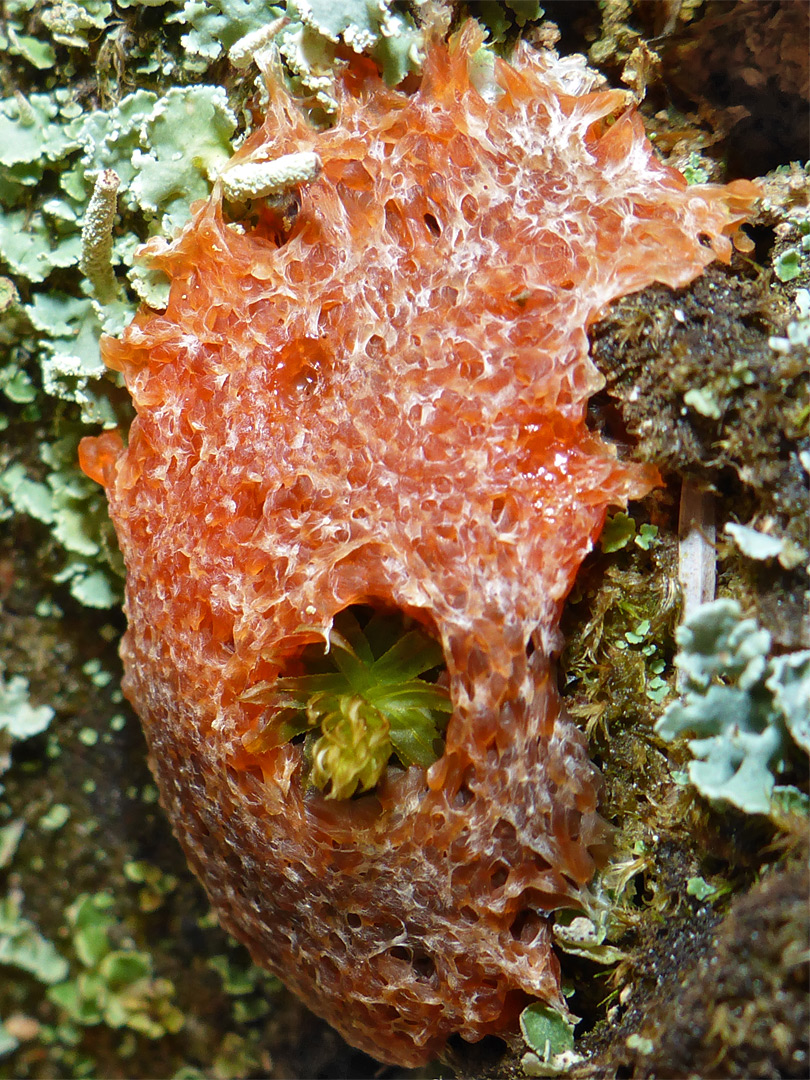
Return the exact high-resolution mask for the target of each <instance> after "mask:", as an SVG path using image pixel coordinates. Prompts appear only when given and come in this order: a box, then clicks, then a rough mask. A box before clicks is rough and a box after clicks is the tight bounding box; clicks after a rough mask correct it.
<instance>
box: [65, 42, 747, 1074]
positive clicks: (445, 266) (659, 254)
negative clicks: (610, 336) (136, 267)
mask: <svg viewBox="0 0 810 1080" xmlns="http://www.w3.org/2000/svg"><path fill="white" fill-rule="evenodd" d="M479 44H480V38H479V36H478V32H477V31H476V30H475V29H470V28H467V29H466V30H464V31H462V32H461V34H459V35H458V36H456V37H455V38H454V39H451V41H450V43H449V44H447V43H444V42H436V43H434V44H433V45H432V46H431V47H430V48H429V50H428V54H427V57H426V61H425V68H424V75H423V78H422V81H421V85H420V87H419V89H418V90H417V91H416V92H414V93H411V94H406V93H403V92H399V91H394V90H391V89H388V88H386V87H385V86H384V85H383V84H382V82H381V81H380V79H379V78H378V77H377V75H376V73H375V71H374V70H373V69H372V67H371V65H370V64H369V65H366V62H365V61H362V60H360V61H358V63H357V64H354V65H353V66H351V67H350V68H349V69H348V71H347V74H346V76H345V78H344V85H343V87H342V91H341V100H340V112H339V119H338V121H337V123H336V124H335V126H333V127H332V128H330V129H328V130H323V131H316V130H314V129H313V128H312V127H311V126H309V125H308V124H307V122H306V121H305V119H304V118H303V115H302V114H301V112H300V111H299V109H298V107H297V105H296V104H295V102H294V101H293V100H292V99H290V98H289V97H288V96H287V95H286V93H285V92H284V91H283V90H282V89H281V88H280V87H277V86H276V87H271V100H270V105H269V111H268V115H267V118H266V121H265V122H264V125H263V127H262V128H261V129H260V130H259V131H257V132H256V133H255V134H254V135H253V136H252V137H251V138H250V139H249V140H248V141H247V142H246V143H245V145H244V146H243V147H242V148H241V149H240V151H239V153H238V155H237V157H236V158H235V159H234V160H235V161H238V162H241V161H248V160H250V161H257V160H270V159H274V158H277V157H280V156H282V155H285V154H289V153H296V152H301V151H310V152H312V151H314V152H315V153H317V155H318V156H319V158H320V161H321V163H322V170H321V172H320V175H319V176H318V177H317V178H316V179H314V180H313V182H312V183H310V184H308V185H306V186H303V187H301V189H300V191H299V192H298V193H297V196H296V198H295V199H294V200H293V203H294V204H295V205H293V206H292V208H290V207H288V209H287V211H285V212H284V213H280V211H279V209H278V205H275V206H272V205H270V203H268V202H267V201H266V200H265V201H264V202H262V200H256V202H255V203H254V204H253V205H252V207H251V208H250V213H248V214H247V215H243V217H242V220H240V221H239V222H238V223H236V224H234V222H233V221H232V220H230V219H229V217H228V213H231V211H230V210H229V208H228V207H227V206H226V207H225V208H223V199H222V196H221V194H219V193H218V190H217V191H215V193H214V196H213V197H212V199H211V200H210V201H209V202H207V203H205V204H199V205H197V206H196V207H195V208H194V213H193V217H192V220H191V222H190V223H189V225H188V226H187V227H186V228H185V230H184V231H183V232H182V234H181V235H180V236H179V237H178V238H177V239H176V240H175V241H174V242H173V243H172V244H171V245H169V246H168V247H166V248H165V249H159V248H157V247H155V248H154V249H153V251H152V263H153V265H155V266H157V267H159V268H160V269H162V270H163V271H164V272H165V273H166V274H168V275H169V277H170V278H171V293H170V299H169V303H168V307H167V309H166V311H165V312H163V313H158V312H155V311H152V310H149V309H142V310H141V312H140V313H139V314H138V315H137V317H136V318H135V320H134V322H133V323H132V325H131V326H130V327H129V328H128V329H127V330H126V332H125V333H124V335H123V337H122V339H121V340H106V342H105V343H104V356H105V359H106V362H107V363H108V364H109V365H110V366H111V367H113V368H115V369H118V370H120V371H122V372H123V373H124V376H125V378H126V383H127V386H128V388H129V390H130V393H131V395H132V399H133V402H134V404H135V407H136V410H137V418H136V419H135V421H134V423H133V425H132V429H131V432H130V435H129V441H128V444H127V445H126V447H124V445H123V443H122V440H121V439H120V438H119V437H118V436H116V435H114V434H110V433H107V434H105V435H102V436H100V437H99V438H98V439H95V440H85V442H84V443H83V446H82V451H81V452H82V461H83V465H84V467H85V469H86V471H87V472H88V473H89V474H90V475H92V476H94V477H96V478H97V479H99V480H101V481H102V482H103V483H104V484H105V486H106V488H107V492H108V496H109V503H110V509H111V513H112V517H113V520H114V522H115V526H116V529H117V532H118V537H119V540H120V544H121V548H122V550H123V553H124V557H125V560H126V566H127V575H128V577H127V588H126V610H127V615H128V623H129V628H128V630H127V632H126V636H125V639H124V643H123V646H122V652H123V658H124V663H125V684H124V686H125V690H126V693H127V695H128V697H129V698H130V699H131V701H132V702H133V704H134V706H135V708H136V709H137V711H138V713H139V714H140V716H141V718H142V721H143V725H144V729H145V732H146V736H147V739H148V743H149V748H150V760H151V764H152V767H153V770H154V773H155V776H156V779H157V783H158V785H159V789H160V793H161V799H162V803H163V806H164V807H165V810H166V812H167V813H168V815H169V817H170V819H171V822H172V825H173V827H174V830H175V832H176V834H177V836H178V837H179V839H180V842H181V843H182V845H183V847H184V849H185V851H186V854H187V856H188V859H189V862H190V864H191V866H192V868H193V869H194V871H195V872H196V873H197V874H198V876H199V877H200V878H201V880H202V882H203V883H204V885H205V887H206V889H207V891H208V893H209V895H210V897H211V900H212V902H213V904H214V906H215V908H216V910H217V912H218V913H219V916H220V919H221V921H222V923H223V925H224V926H225V927H226V928H227V929H228V930H230V931H231V932H232V933H233V934H234V935H235V936H236V937H237V938H239V939H240V940H242V941H243V942H245V944H246V945H247V946H248V947H249V949H250V951H251V953H252V955H253V957H254V959H255V960H256V961H257V962H259V963H260V964H263V965H265V966H267V967H268V968H270V969H272V970H273V971H275V972H276V973H277V974H278V975H279V976H280V977H281V978H282V979H283V980H284V981H285V982H286V983H287V985H288V986H289V987H291V988H292V989H293V990H294V991H296V992H297V993H298V994H300V995H301V997H302V998H303V999H304V1000H305V1001H306V1002H307V1004H308V1005H309V1006H310V1007H311V1008H312V1009H313V1010H314V1011H315V1012H317V1013H319V1014H321V1015H322V1016H324V1017H325V1018H326V1019H327V1020H328V1021H329V1022H330V1023H332V1024H333V1025H334V1026H335V1027H336V1028H338V1029H339V1030H340V1031H341V1032H342V1033H343V1035H344V1036H345V1038H346V1039H347V1040H348V1041H349V1042H351V1043H353V1044H354V1045H356V1046H358V1047H361V1048H362V1049H364V1050H366V1051H368V1052H369V1053H370V1054H372V1055H375V1056H376V1057H377V1058H379V1059H381V1060H383V1061H389V1062H396V1063H399V1064H401V1065H408V1066H414V1065H417V1064H419V1063H422V1062H425V1061H426V1060H428V1059H429V1058H430V1057H431V1056H432V1055H435V1054H436V1053H437V1052H438V1051H439V1050H440V1049H441V1047H442V1046H443V1044H444V1042H445V1040H446V1038H447V1037H448V1035H449V1034H451V1033H456V1032H457V1033H460V1034H461V1036H463V1037H464V1038H466V1039H468V1040H477V1039H480V1038H481V1037H483V1036H484V1035H486V1034H488V1033H493V1032H499V1031H504V1030H506V1029H508V1028H509V1027H510V1026H511V1025H513V1024H514V1022H515V1019H516V1017H517V1015H518V1013H519V1011H520V1009H521V1008H522V1007H523V1006H524V1005H525V1004H526V1002H527V1001H528V1000H529V998H531V997H534V998H540V999H542V1000H544V1001H546V1002H549V1003H551V1004H554V1005H557V1006H559V1007H560V1008H561V1009H562V1008H564V1003H563V999H562V996H561V993H560V984H559V965H558V962H557V960H556V958H555V956H554V953H553V952H552V949H551V946H550V941H549V936H550V935H549V929H548V913H549V912H550V911H552V910H553V909H555V908H558V907H560V906H576V905H577V904H578V903H581V902H582V899H583V896H584V890H586V889H587V885H588V882H589V880H590V879H591V877H592V875H593V872H594V868H595V866H596V865H597V864H598V862H599V860H600V858H603V857H604V855H605V852H606V850H607V836H606V832H607V830H606V826H605V825H604V823H603V822H602V820H601V818H600V817H599V816H598V813H597V805H596V804H597V794H598V773H597V771H596V769H595V768H594V767H593V766H592V764H591V763H590V761H589V759H588V755H587V751H586V747H585V743H584V738H583V736H582V735H581V734H580V732H579V731H578V730H577V729H576V728H575V726H574V725H573V724H572V723H571V722H570V720H568V719H567V718H566V717H565V716H564V715H563V714H562V713H561V710H560V704H559V701H558V697H557V693H556V690H555V686H554V676H553V668H552V667H551V660H552V657H553V654H554V651H555V649H556V648H557V647H558V640H557V638H558V631H557V623H558V617H559V612H560V608H561V604H562V602H563V600H564V598H565V596H566V593H567V592H568V591H569V589H570V587H571V585H572V581H573V578H574V575H575V573H576V571H577V568H578V567H579V565H580V563H581V561H582V559H583V558H584V557H585V555H586V554H587V552H588V551H589V550H590V548H591V546H592V544H593V542H594V540H595V538H596V537H597V536H598V534H599V531H600V529H601V527H602V525H603V522H604V518H605V515H606V512H607V508H608V507H609V506H610V505H617V504H618V505H622V504H624V503H625V502H626V500H627V499H628V498H631V497H638V496H640V495H642V494H644V493H645V492H646V491H648V490H649V488H650V487H651V486H652V485H653V484H654V483H655V479H656V477H655V474H654V472H653V471H652V470H644V469H642V468H641V467H640V466H637V465H632V464H628V463H622V461H620V460H619V458H618V455H617V453H616V451H615V449H614V448H613V447H612V446H611V445H609V444H608V443H607V442H606V441H605V440H604V439H603V438H602V437H601V436H600V435H598V434H595V433H594V432H592V431H590V430H589V429H588V427H587V425H586V423H585V410H586V406H587V402H588V399H589V397H590V396H591V395H592V394H593V392H594V391H595V390H596V389H598V387H599V386H600V378H599V376H598V374H597V372H596V371H595V369H594V367H593V366H592V364H591V361H590V360H589V357H588V343H587V336H586V331H587V327H588V326H589V324H590V323H592V322H593V321H594V320H595V319H596V318H598V317H599V315H600V313H601V312H603V311H604V309H605V307H606V305H607V304H609V303H610V301H612V300H614V299H615V298H617V297H620V296H622V295H624V294H626V293H629V292H632V291H634V290H638V289H640V288H642V287H643V286H645V285H647V284H648V283H651V282H653V281H658V282H665V283H666V284H668V285H670V286H682V285H684V284H686V283H687V282H689V281H690V280H691V279H693V278H694V277H696V276H697V275H698V274H699V273H700V272H701V270H702V268H703V267H704V266H705V265H706V264H707V263H708V262H710V261H711V260H712V259H713V258H715V257H719V258H721V259H728V257H729V252H730V246H731V245H730V240H729V236H730V235H731V234H733V232H734V231H735V229H736V228H737V227H738V225H739V223H740V221H742V220H743V219H744V217H745V214H746V212H747V210H748V209H749V208H750V205H751V201H752V197H753V190H752V188H751V185H747V184H746V183H745V182H739V183H737V184H736V185H731V186H729V187H725V188H724V187H716V186H705V187H687V185H686V183H685V181H684V180H683V178H682V177H681V176H680V174H678V173H677V172H675V171H673V170H672V169H670V168H668V167H666V166H665V165H663V164H662V163H661V162H659V161H658V160H657V159H656V158H655V156H654V155H653V153H652V149H651V147H650V145H649V144H648V142H647V141H646V138H645V136H644V132H643V129H642V124H641V120H640V119H639V117H638V116H637V115H636V114H635V113H634V112H633V111H632V110H628V108H627V100H626V95H625V94H624V93H623V92H622V91H600V92H594V91H593V90H592V86H591V84H590V83H589V78H588V74H587V72H586V71H585V69H583V68H581V67H578V66H577V65H576V64H574V63H572V62H566V61H560V60H557V59H556V58H555V57H554V56H552V55H549V54H543V53H540V52H537V51H535V50H533V49H531V48H529V47H528V46H525V47H522V48H520V49H518V51H517V53H516V55H515V58H514V61H513V63H512V64H511V65H510V64H507V63H506V62H504V61H501V60H496V61H495V67H494V71H491V70H489V69H486V68H485V67H482V66H481V65H479V63H478V60H477V58H476V56H475V53H476V50H477V48H478V46H479ZM276 202H278V200H276ZM226 210H227V211H228V213H226ZM360 604H365V605H371V606H372V607H379V608H383V609H392V610H399V611H401V612H404V613H405V614H406V616H407V617H408V618H409V619H415V620H417V621H418V622H419V623H421V624H422V625H423V626H424V627H425V628H426V629H427V630H428V631H429V632H430V633H431V634H433V635H434V636H435V637H436V638H437V639H438V640H439V642H440V643H441V645H442V648H443V650H444V655H445V660H446V665H447V672H448V679H449V690H450V696H451V703H452V715H451V717H450V720H449V724H448V727H447V730H446V736H445V741H444V746H443V749H442V752H441V755H440V756H439V758H438V760H436V762H435V763H434V764H433V765H432V766H430V767H429V768H421V767H419V766H416V765H412V766H410V767H408V768H406V767H404V766H402V765H401V764H400V763H399V762H398V761H397V759H396V758H392V759H391V762H390V764H389V765H388V767H387V770H386V772H385V773H384V775H383V776H382V779H381V780H380V782H379V783H378V784H377V785H376V787H375V788H374V789H373V790H372V791H370V792H368V793H366V794H361V795H359V796H355V797H354V798H349V799H329V798H327V797H326V794H325V793H324V792H321V791H319V790H315V789H312V787H311V786H308V785H307V784H306V783H305V778H304V771H305V768H304V766H305V763H304V761H303V755H302V749H301V747H300V746H299V745H298V743H297V742H295V741H290V742H287V743H286V744H284V745H281V746H276V747H275V748H272V749H269V750H261V749H258V750H257V749H256V746H257V745H258V744H257V742H256V739H255V738H251V736H252V735H255V732H256V731H257V730H258V728H259V727H260V726H261V724H262V722H263V712H264V707H263V706H261V705H257V704H256V703H255V702H253V703H251V702H250V701H245V700H243V696H244V695H245V693H246V692H247V691H249V690H250V688H251V687H252V686H255V685H257V684H258V683H261V682H270V683H272V681H273V680H274V679H275V678H276V677H278V676H279V675H281V674H283V673H284V672H286V671H290V670H291V669H292V668H291V665H292V666H293V667H294V664H295V662H296V658H297V657H299V656H300V655H301V653H302V650H303V649H304V648H305V647H306V646H307V645H308V644H310V643H311V642H312V641H313V640H314V637H313V633H315V635H316V636H317V633H321V634H322V635H323V636H324V638H325V637H326V636H327V635H328V634H329V631H330V627H331V626H332V622H333V619H334V618H335V616H336V615H337V614H338V613H339V612H341V611H342V610H344V609H345V608H347V607H350V606H351V605H360ZM313 627H314V628H316V631H313ZM247 747H253V748H254V749H253V752H251V751H250V750H248V749H247Z"/></svg>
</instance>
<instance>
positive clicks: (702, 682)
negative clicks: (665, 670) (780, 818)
mask: <svg viewBox="0 0 810 1080" xmlns="http://www.w3.org/2000/svg"><path fill="white" fill-rule="evenodd" d="M675 636H676V641H677V644H678V645H679V647H680V652H679V653H678V656H677V658H676V661H675V663H676V664H677V666H678V667H679V668H681V670H682V671H683V672H684V673H685V675H686V678H687V690H686V693H685V694H684V695H683V697H682V698H681V700H680V701H678V702H675V703H673V704H672V705H670V706H669V707H668V708H667V710H666V711H665V712H664V714H663V716H662V717H661V719H660V720H659V721H658V723H657V724H656V731H657V732H658V734H659V735H660V736H661V737H662V738H664V739H665V740H667V741H670V740H672V739H674V738H676V737H678V736H680V735H683V734H691V735H693V736H696V737H694V738H692V739H690V741H689V744H688V745H689V750H690V752H691V754H692V756H693V758H694V760H693V761H691V762H690V763H689V779H690V781H691V783H692V784H693V785H694V786H695V787H696V788H697V790H698V791H699V792H701V794H703V795H705V796H706V797H707V798H709V799H717V800H721V801H725V802H729V803H731V804H732V805H734V806H737V807H739V809H741V810H744V811H745V812H747V813H751V814H753V813H762V814H765V813H768V812H769V811H770V810H771V798H772V794H773V791H774V785H775V774H776V773H777V771H778V770H779V768H780V767H781V766H782V765H783V764H784V763H785V762H787V760H788V759H789V758H790V756H791V754H795V752H796V747H797V746H798V747H801V748H802V749H804V750H805V751H807V752H810V651H805V652H796V653H789V654H787V655H784V656H778V657H772V656H770V655H769V654H770V650H771V635H770V634H769V633H768V631H767V630H764V629H762V628H761V627H760V626H759V625H758V624H757V622H756V620H755V619H744V618H743V616H742V610H741V608H740V605H739V604H738V603H737V601H736V600H730V599H722V600H716V601H714V602H712V603H709V604H704V605H703V606H702V607H700V608H698V610H697V611H695V612H694V614H693V615H692V616H691V617H690V618H689V619H687V621H686V622H685V623H684V624H683V625H682V626H680V627H679V628H678V630H677V631H676V635H675Z"/></svg>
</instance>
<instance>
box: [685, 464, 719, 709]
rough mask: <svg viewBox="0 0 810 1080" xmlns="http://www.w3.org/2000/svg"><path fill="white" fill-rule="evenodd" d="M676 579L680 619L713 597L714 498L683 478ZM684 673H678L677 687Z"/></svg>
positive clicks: (714, 562)
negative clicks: (678, 585)
mask: <svg viewBox="0 0 810 1080" xmlns="http://www.w3.org/2000/svg"><path fill="white" fill-rule="evenodd" d="M678 537H679V544H678V580H679V581H680V583H681V592H682V595H683V610H682V612H681V621H682V622H685V621H686V620H687V619H688V618H689V616H690V615H691V614H692V613H693V612H694V611H696V610H697V608H699V607H700V606H701V604H706V603H708V602H709V601H710V600H713V599H714V591H715V584H716V565H715V564H716V555H715V522H714V497H713V496H712V494H711V493H710V492H708V491H706V490H705V489H704V488H700V487H698V486H697V484H696V483H695V481H694V480H691V479H690V478H689V477H684V480H683V484H682V485H681V506H680V513H679V516H678ZM685 681H686V676H685V675H684V674H683V673H682V672H679V675H678V689H680V690H683V689H685Z"/></svg>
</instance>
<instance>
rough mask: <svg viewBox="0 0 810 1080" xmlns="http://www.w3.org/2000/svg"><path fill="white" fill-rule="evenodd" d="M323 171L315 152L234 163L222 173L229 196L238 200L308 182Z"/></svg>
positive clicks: (277, 191)
mask: <svg viewBox="0 0 810 1080" xmlns="http://www.w3.org/2000/svg"><path fill="white" fill-rule="evenodd" d="M320 171H321V161H320V158H319V157H318V155H317V154H315V153H312V152H308V151H305V152H301V153H297V154H284V156H283V157H279V158H275V159H274V160H273V161H249V162H245V163H244V164H243V165H232V166H231V167H230V168H228V169H226V170H225V171H224V172H223V173H222V186H223V190H224V192H225V195H226V197H227V198H229V199H232V200H233V201H234V202H245V201H246V200H248V199H263V198H266V197H267V196H268V195H277V194H279V193H280V192H282V191H288V190H289V189H290V188H294V187H297V186H298V185H299V184H305V183H308V182H309V181H311V180H315V179H316V178H317V176H318V175H319V173H320Z"/></svg>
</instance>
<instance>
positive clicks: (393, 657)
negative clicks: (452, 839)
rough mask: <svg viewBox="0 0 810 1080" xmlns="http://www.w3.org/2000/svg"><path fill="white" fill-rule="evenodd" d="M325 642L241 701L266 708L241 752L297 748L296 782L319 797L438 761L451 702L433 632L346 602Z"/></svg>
mask: <svg viewBox="0 0 810 1080" xmlns="http://www.w3.org/2000/svg"><path fill="white" fill-rule="evenodd" d="M301 629H302V632H306V631H307V630H309V629H313V632H314V628H308V627H302V628H301ZM326 637H327V641H326V645H324V643H323V642H321V641H318V642H312V643H309V644H306V645H305V646H304V647H303V649H302V650H301V651H300V652H299V653H298V654H297V655H296V656H295V657H294V658H293V659H291V660H290V661H288V662H287V664H286V666H284V667H283V668H282V670H281V671H280V673H279V674H278V676H277V677H276V679H275V680H272V681H269V682H263V683H259V684H257V685H254V686H253V687H252V688H251V689H250V690H248V691H246V692H245V693H244V694H243V695H242V700H243V701H246V702H248V703H250V704H258V705H266V706H269V709H268V710H267V711H266V713H265V714H264V715H263V716H262V717H261V718H260V720H259V726H258V728H257V729H253V730H251V731H249V732H248V734H247V735H246V736H245V737H244V739H243V743H244V746H245V749H246V750H247V752H248V754H260V753H262V752H266V751H272V750H275V749H277V748H278V747H281V746H283V745H284V744H285V743H290V744H292V745H293V746H299V747H300V751H299V752H300V754H301V759H302V776H303V780H304V783H305V785H306V786H307V787H308V788H309V789H313V788H316V789H318V790H320V791H321V792H322V793H323V794H324V795H325V797H326V798H327V799H348V798H360V797H361V796H362V795H365V794H368V792H370V791H371V790H373V789H374V788H375V787H376V785H377V783H378V781H379V780H380V779H381V778H382V776H383V774H384V773H385V771H386V770H387V768H388V766H389V764H390V765H391V766H392V767H394V768H397V767H399V768H401V769H403V770H406V769H408V768H409V767H410V766H412V765H419V766H422V767H423V768H427V767H428V766H429V765H431V764H433V762H434V761H436V760H437V759H438V758H439V757H441V755H442V753H443V750H444V739H443V733H444V729H445V727H446V725H447V718H448V715H449V713H450V712H451V709H452V706H451V704H450V694H449V690H448V686H447V684H448V676H447V668H446V665H445V663H444V654H443V652H442V648H441V645H440V644H439V642H438V641H437V640H436V636H435V632H434V633H430V632H428V630H427V629H426V627H425V626H424V625H423V624H422V623H421V622H420V621H419V620H417V619H415V618H414V617H413V616H411V615H408V614H406V613H405V612H404V611H401V610H399V609H392V608H390V607H386V606H385V605H377V606H375V605H374V604H352V605H350V606H349V607H347V608H344V609H343V610H342V611H340V612H338V613H337V614H336V615H335V617H334V620H333V622H332V627H331V629H330V630H329V631H328V633H327V635H326ZM245 771H246V772H248V771H250V766H249V765H248V766H246V767H245Z"/></svg>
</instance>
